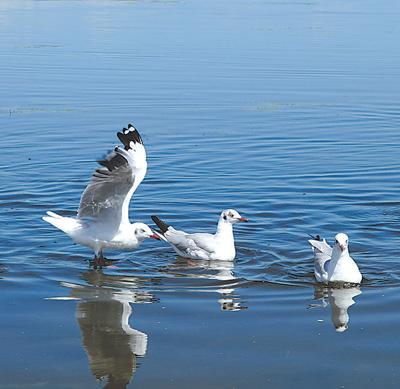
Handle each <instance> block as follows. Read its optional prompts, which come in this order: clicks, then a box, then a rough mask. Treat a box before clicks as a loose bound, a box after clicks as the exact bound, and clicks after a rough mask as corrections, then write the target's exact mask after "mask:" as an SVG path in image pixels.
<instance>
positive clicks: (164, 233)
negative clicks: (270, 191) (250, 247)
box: [151, 209, 248, 261]
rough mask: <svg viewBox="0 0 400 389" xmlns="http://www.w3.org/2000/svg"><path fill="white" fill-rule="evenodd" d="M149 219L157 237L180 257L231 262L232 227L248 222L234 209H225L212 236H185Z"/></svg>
mask: <svg viewBox="0 0 400 389" xmlns="http://www.w3.org/2000/svg"><path fill="white" fill-rule="evenodd" d="M151 218H152V219H153V221H154V223H156V224H157V226H158V228H159V229H160V230H161V231H156V232H157V233H158V234H159V236H160V237H161V238H162V239H164V240H165V241H167V242H168V243H169V244H170V245H171V246H172V248H173V249H174V250H175V251H176V252H177V253H178V255H180V256H181V257H184V258H192V259H206V260H207V259H211V260H213V259H219V260H223V261H232V260H233V259H234V258H235V254H236V251H235V241H234V238H233V225H234V224H235V223H236V222H238V221H242V222H248V220H247V219H245V218H244V217H241V216H240V215H239V213H238V212H237V211H235V210H234V209H227V210H225V211H223V212H222V213H221V216H220V218H219V221H218V226H217V231H216V233H215V234H214V235H213V234H207V233H197V234H187V233H186V232H183V231H178V230H175V228H173V227H171V226H168V225H167V224H165V223H164V222H163V221H162V220H160V219H159V218H158V217H157V216H152V217H151Z"/></svg>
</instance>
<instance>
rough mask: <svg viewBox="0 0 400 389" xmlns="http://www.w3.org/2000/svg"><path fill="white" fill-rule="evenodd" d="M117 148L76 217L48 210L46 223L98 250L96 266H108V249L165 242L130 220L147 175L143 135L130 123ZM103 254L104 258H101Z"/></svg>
mask: <svg viewBox="0 0 400 389" xmlns="http://www.w3.org/2000/svg"><path fill="white" fill-rule="evenodd" d="M117 136H118V138H119V140H120V141H121V143H122V144H123V145H124V147H123V148H122V147H120V146H117V147H116V148H115V149H114V150H113V151H111V152H110V153H108V155H107V156H106V157H105V158H104V159H103V160H101V161H98V163H99V164H100V165H101V167H100V168H98V169H97V170H96V171H95V172H94V173H93V177H92V180H91V182H90V184H89V185H88V186H87V188H86V189H85V191H84V192H83V194H82V197H81V201H80V204H79V209H78V215H77V217H76V218H73V217H66V216H60V215H57V214H56V213H54V212H51V211H48V212H47V215H48V216H44V217H43V220H45V221H46V222H49V223H50V224H52V225H54V226H55V227H57V228H59V229H60V230H62V231H64V232H65V233H66V234H67V235H69V236H70V237H71V238H72V239H73V240H74V241H75V242H77V243H79V244H82V245H84V246H87V247H89V248H91V249H92V250H93V251H94V267H95V268H97V266H100V268H101V266H102V265H103V264H104V261H105V258H104V256H103V250H104V249H130V250H132V249H135V248H137V247H138V246H139V245H140V243H142V242H143V241H144V240H145V239H147V238H154V239H158V240H161V239H160V238H159V237H158V236H157V235H156V234H154V233H153V231H152V230H151V229H150V227H149V226H148V225H146V224H144V223H133V224H131V223H130V221H129V202H130V200H131V197H132V195H133V193H134V192H135V190H136V188H137V187H138V186H139V184H140V183H141V182H142V180H143V178H144V176H145V175H146V170H147V162H146V151H145V149H144V146H143V142H142V138H141V137H140V135H139V132H138V131H137V130H136V129H135V128H134V127H133V126H132V125H131V124H129V126H128V128H124V129H123V131H122V132H118V133H117ZM99 252H100V255H99Z"/></svg>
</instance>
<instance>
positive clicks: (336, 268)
mask: <svg viewBox="0 0 400 389" xmlns="http://www.w3.org/2000/svg"><path fill="white" fill-rule="evenodd" d="M311 237H312V238H313V239H310V240H309V242H310V243H311V245H312V246H313V251H314V274H315V278H316V279H317V281H319V282H328V281H342V282H350V283H354V284H359V283H360V282H361V280H362V275H361V273H360V270H359V269H358V266H357V264H356V263H355V262H354V260H353V259H352V258H351V257H350V255H349V247H348V246H349V238H348V236H347V235H346V234H343V233H339V234H337V235H336V236H335V244H334V245H333V248H332V247H331V246H329V244H328V243H326V240H325V239H323V240H322V241H321V240H320V237H319V236H318V235H317V236H316V237H315V238H314V237H313V236H311Z"/></svg>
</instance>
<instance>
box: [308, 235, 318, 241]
mask: <svg viewBox="0 0 400 389" xmlns="http://www.w3.org/2000/svg"><path fill="white" fill-rule="evenodd" d="M308 236H310V237H311V238H312V239H314V240H318V241H321V238H320V237H319V235H317V236H313V235H311V234H308Z"/></svg>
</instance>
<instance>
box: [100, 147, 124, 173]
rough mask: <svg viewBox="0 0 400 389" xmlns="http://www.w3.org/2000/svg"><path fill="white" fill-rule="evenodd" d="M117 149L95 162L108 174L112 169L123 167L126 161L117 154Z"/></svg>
mask: <svg viewBox="0 0 400 389" xmlns="http://www.w3.org/2000/svg"><path fill="white" fill-rule="evenodd" d="M116 151H117V148H116V149H115V150H114V151H111V152H110V153H108V154H107V155H106V156H105V157H104V159H102V160H100V161H97V163H98V164H99V165H101V166H104V167H106V168H107V169H108V170H109V171H110V172H112V171H113V170H114V169H117V168H119V167H120V166H124V165H125V164H126V163H127V161H126V159H125V158H124V157H123V156H122V155H121V154H118V153H117V152H116Z"/></svg>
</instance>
